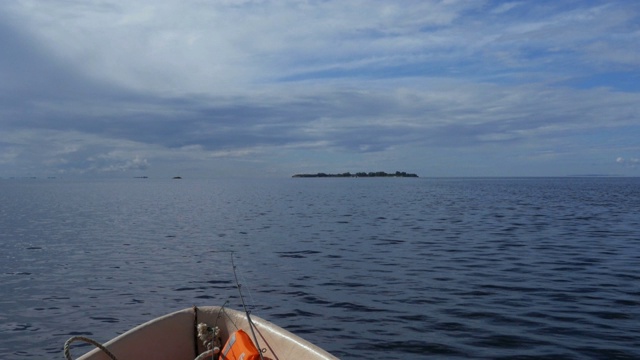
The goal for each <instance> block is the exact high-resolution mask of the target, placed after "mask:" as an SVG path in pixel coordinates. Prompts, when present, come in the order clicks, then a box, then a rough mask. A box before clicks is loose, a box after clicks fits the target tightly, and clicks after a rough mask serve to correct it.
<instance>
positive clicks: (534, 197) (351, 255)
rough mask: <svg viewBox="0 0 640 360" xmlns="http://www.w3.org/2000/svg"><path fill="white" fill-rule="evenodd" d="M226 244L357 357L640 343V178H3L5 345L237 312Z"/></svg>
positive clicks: (16, 352) (270, 315)
mask: <svg viewBox="0 0 640 360" xmlns="http://www.w3.org/2000/svg"><path fill="white" fill-rule="evenodd" d="M230 250H232V251H234V252H235V256H234V258H235V262H236V265H237V266H238V270H239V276H240V278H241V282H242V283H243V289H244V290H245V295H246V297H247V300H248V302H249V303H250V304H251V305H252V307H253V314H254V315H257V316H260V317H263V318H266V319H268V320H271V321H273V322H275V323H276V324H278V325H281V326H283V327H285V328H287V329H289V330H291V331H293V332H294V333H297V334H299V335H301V336H302V337H304V338H306V339H308V340H310V341H312V342H314V343H316V344H318V345H319V346H321V347H323V348H325V349H327V350H328V351H330V352H332V353H334V354H335V355H337V356H339V357H341V358H344V359H371V358H379V359H382V358H384V359H423V358H436V359H470V358H478V359H534V358H535V359H543V358H548V359H640V178H606V179H602V178H534V179H524V178H517V179H423V178H421V179H279V180H233V181H231V180H207V181H204V180H188V179H184V180H153V179H147V180H144V179H131V180H109V181H75V182H74V181H66V180H61V179H52V180H0V358H2V359H5V360H13V359H16V360H17V359H27V358H31V357H33V356H37V357H40V358H51V359H55V358H59V359H62V358H63V356H62V345H63V343H64V341H65V340H66V339H67V338H69V337H70V336H73V335H77V334H81V335H87V336H89V337H92V338H95V339H96V340H99V341H106V340H108V339H111V338H112V337H114V336H115V335H116V334H119V333H122V332H124V331H126V330H128V329H129V328H131V327H133V326H134V325H137V324H139V323H142V322H145V321H147V320H150V319H151V318H154V317H157V316H160V315H163V314H165V313H168V312H171V311H175V310H179V309H182V308H185V307H190V306H192V305H194V304H197V305H220V304H222V303H224V302H225V301H230V306H232V307H235V308H239V307H240V301H239V298H238V296H237V290H236V289H235V287H234V283H233V282H232V279H233V273H232V270H231V261H230V255H229V254H228V253H225V252H221V251H230ZM86 350H87V349H86V348H82V349H77V348H76V349H75V351H73V353H74V354H75V355H76V356H77V355H79V354H80V353H82V352H84V351H86Z"/></svg>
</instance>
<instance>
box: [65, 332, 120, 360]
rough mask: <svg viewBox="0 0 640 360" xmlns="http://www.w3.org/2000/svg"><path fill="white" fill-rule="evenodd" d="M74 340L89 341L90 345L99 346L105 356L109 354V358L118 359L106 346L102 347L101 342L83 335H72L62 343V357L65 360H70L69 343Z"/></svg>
mask: <svg viewBox="0 0 640 360" xmlns="http://www.w3.org/2000/svg"><path fill="white" fill-rule="evenodd" d="M74 341H84V342H86V343H89V344H91V345H94V346H96V347H97V348H99V349H100V350H102V351H104V353H105V354H107V356H109V357H110V358H111V360H118V359H117V358H116V357H115V355H113V354H112V353H111V351H109V350H107V348H106V347H104V346H103V345H102V344H100V343H99V342H97V341H95V340H93V339H89V338H88V337H84V336H74V337H72V338H70V339H69V340H67V341H66V342H65V343H64V357H65V358H66V359H67V360H72V359H71V349H70V345H71V343H72V342H74Z"/></svg>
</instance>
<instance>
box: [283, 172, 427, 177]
mask: <svg viewBox="0 0 640 360" xmlns="http://www.w3.org/2000/svg"><path fill="white" fill-rule="evenodd" d="M291 177H294V178H327V177H338V178H347V177H410V178H417V177H418V175H416V174H409V173H406V172H404V171H396V172H395V173H386V172H384V171H377V172H357V173H353V174H352V173H350V172H346V173H342V174H326V173H317V174H295V175H293V176H291Z"/></svg>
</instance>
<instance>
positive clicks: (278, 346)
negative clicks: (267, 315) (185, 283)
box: [78, 306, 337, 360]
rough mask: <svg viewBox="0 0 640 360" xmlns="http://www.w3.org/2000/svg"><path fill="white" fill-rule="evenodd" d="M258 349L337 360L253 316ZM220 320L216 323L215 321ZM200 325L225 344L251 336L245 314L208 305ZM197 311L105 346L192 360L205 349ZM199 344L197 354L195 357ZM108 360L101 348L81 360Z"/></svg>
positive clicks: (124, 353)
mask: <svg viewBox="0 0 640 360" xmlns="http://www.w3.org/2000/svg"><path fill="white" fill-rule="evenodd" d="M251 320H252V322H253V323H254V325H255V326H254V330H255V334H256V337H257V338H258V345H257V346H258V347H259V349H262V351H263V356H264V358H265V359H271V360H289V359H291V360H293V359H296V360H297V359H307V360H315V359H324V360H328V359H337V358H336V357H335V356H333V355H331V354H329V353H328V352H326V351H325V350H323V349H321V348H320V347H318V346H316V345H314V344H311V343H310V342H308V341H306V340H304V339H302V338H300V337H299V336H297V335H294V334H292V333H290V332H288V331H286V330H284V329H282V328H280V327H278V326H276V325H274V324H272V323H270V322H268V321H266V320H264V319H261V318H259V317H257V316H253V315H252V316H251ZM216 321H217V322H216ZM197 322H198V323H202V322H203V323H206V324H207V325H210V326H218V327H219V328H220V336H221V337H222V343H223V344H224V342H225V341H226V339H227V338H228V337H229V334H230V333H233V332H234V331H236V330H237V329H242V330H244V331H245V332H246V333H248V334H251V329H250V328H249V323H248V321H247V316H246V314H245V313H244V312H240V311H236V310H232V309H228V308H221V307H219V306H205V307H199V308H197ZM195 325H196V323H195V320H194V309H191V308H189V309H184V310H180V311H176V312H174V313H171V314H168V315H165V316H162V317H159V318H157V319H154V320H151V321H149V322H147V323H144V324H142V325H140V326H137V327H135V328H133V329H131V330H129V331H127V332H126V333H124V334H122V335H120V336H118V337H116V338H114V339H113V340H111V341H109V342H107V343H106V344H104V345H105V346H106V347H107V349H109V351H111V353H113V355H115V356H116V357H117V358H118V359H119V360H134V359H154V360H193V359H194V358H195V357H197V356H198V354H200V353H202V352H204V351H205V350H206V349H204V347H203V346H202V344H201V343H200V341H199V340H197V342H196V340H194V338H195V337H196V334H195V331H196V330H195ZM196 344H197V354H196V349H195V347H196ZM80 359H82V360H109V357H108V356H107V355H106V354H105V353H104V352H103V351H102V350H100V349H94V350H92V351H90V352H88V353H87V354H85V355H83V356H81V357H80V358H79V359H78V360H80Z"/></svg>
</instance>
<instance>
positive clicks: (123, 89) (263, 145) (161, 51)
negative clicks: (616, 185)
mask: <svg viewBox="0 0 640 360" xmlns="http://www.w3.org/2000/svg"><path fill="white" fill-rule="evenodd" d="M0 46H1V50H0V178H1V177H4V178H6V177H12V176H39V177H40V176H57V177H61V176H65V177H66V176H68V177H72V176H122V177H132V176H141V175H148V176H159V177H164V176H174V175H181V176H194V177H195V176H204V177H231V176H243V177H245V176H246V177H253V176H266V177H288V176H290V175H292V174H294V173H303V172H314V173H315V172H320V171H321V172H345V171H352V172H355V171H396V170H400V171H407V172H415V173H418V174H419V175H421V176H423V177H428V176H563V175H586V174H601V175H624V176H640V1H632V0H602V1H596V0H592V1H591V0H566V1H557V0H549V1H547V0H536V1H525V0H523V1H497V0H468V1H464V0H459V1H457V0H418V1H410V0H403V1H374V0H360V1H358V0H307V1H288V0H274V1H266V0H127V1H115V0H11V1H2V2H0Z"/></svg>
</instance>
